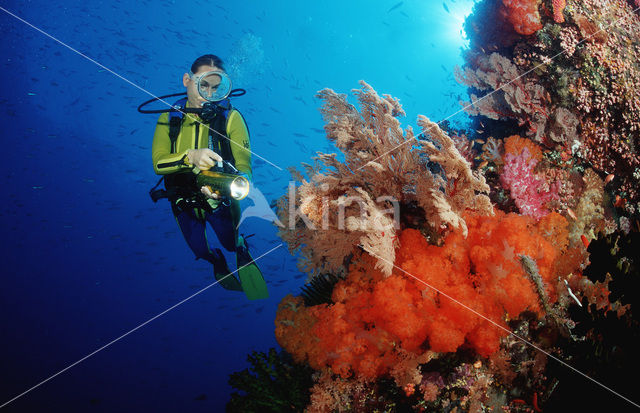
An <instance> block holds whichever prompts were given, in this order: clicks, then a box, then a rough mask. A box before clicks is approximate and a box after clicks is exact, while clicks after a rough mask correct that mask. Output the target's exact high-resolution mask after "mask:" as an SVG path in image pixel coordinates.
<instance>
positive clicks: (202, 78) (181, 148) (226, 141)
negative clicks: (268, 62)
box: [138, 54, 268, 300]
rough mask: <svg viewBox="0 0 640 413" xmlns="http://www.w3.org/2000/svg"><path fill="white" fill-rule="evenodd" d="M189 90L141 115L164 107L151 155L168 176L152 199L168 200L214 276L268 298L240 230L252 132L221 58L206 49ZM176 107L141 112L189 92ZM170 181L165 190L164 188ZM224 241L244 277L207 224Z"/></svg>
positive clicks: (187, 82)
mask: <svg viewBox="0 0 640 413" xmlns="http://www.w3.org/2000/svg"><path fill="white" fill-rule="evenodd" d="M182 83H183V85H184V87H185V88H186V89H187V91H186V93H177V94H172V95H166V96H161V97H158V98H154V99H151V100H149V101H147V102H144V103H143V104H141V105H140V107H138V111H139V112H141V113H162V114H161V115H160V118H159V119H158V122H157V124H156V129H155V134H154V136H153V145H152V148H151V150H152V159H153V169H154V171H155V173H156V174H158V175H162V178H161V179H160V181H158V184H156V186H155V187H154V188H152V190H151V191H150V192H149V193H150V195H151V197H152V199H153V201H154V202H157V200H158V199H161V198H167V199H168V200H169V201H170V203H171V210H172V212H173V215H174V216H175V219H176V221H177V223H178V226H179V227H180V230H181V232H182V235H183V236H184V239H185V241H186V242H187V244H188V245H189V247H190V248H191V250H192V251H193V253H194V254H195V256H196V259H200V258H202V259H204V260H206V261H208V262H210V263H211V264H213V271H214V276H215V278H216V280H218V281H219V283H220V284H221V285H222V286H223V287H224V288H226V289H228V290H234V291H244V293H245V294H246V296H247V298H249V299H251V300H253V299H260V298H267V297H268V291H267V285H266V283H265V281H264V278H263V276H262V274H261V272H260V269H259V268H258V266H257V265H256V264H255V263H254V262H253V259H252V258H251V255H250V254H249V250H248V245H247V241H246V239H245V237H243V236H242V235H239V234H238V221H239V219H240V205H239V200H241V199H242V198H244V197H245V196H247V194H248V192H249V188H250V185H249V182H250V180H251V178H252V174H251V150H250V141H249V130H248V128H247V125H246V123H245V120H244V118H243V117H242V115H241V114H240V112H239V111H238V110H236V109H235V108H233V107H232V106H231V102H230V101H229V97H234V96H241V95H243V94H244V93H245V91H244V90H243V89H233V90H232V89H231V79H230V78H229V76H228V75H227V74H226V72H225V71H224V67H223V62H222V60H221V59H220V58H219V57H218V56H215V55H212V54H207V55H204V56H201V57H199V58H197V59H196V60H195V61H194V62H193V64H192V65H191V71H190V72H189V73H185V74H184V75H183V76H182ZM185 94H186V97H184V98H182V99H180V100H178V101H177V102H175V103H174V104H173V106H172V107H171V108H170V109H163V110H142V109H141V108H142V107H143V106H145V105H147V104H149V103H151V102H154V101H157V100H162V99H163V98H167V97H172V96H179V95H185ZM162 180H164V186H165V189H158V187H159V185H160V183H161V182H162ZM207 223H209V225H210V226H211V228H212V229H213V230H214V232H215V234H216V236H217V238H218V241H219V245H221V246H222V247H223V248H225V249H226V250H227V251H230V252H235V255H236V265H237V273H238V278H239V279H238V278H236V277H235V276H234V275H233V274H232V273H231V272H230V271H229V268H228V266H227V262H226V259H225V256H224V254H223V253H222V250H221V249H220V248H212V247H211V245H210V244H209V240H208V239H207V236H206V224H207Z"/></svg>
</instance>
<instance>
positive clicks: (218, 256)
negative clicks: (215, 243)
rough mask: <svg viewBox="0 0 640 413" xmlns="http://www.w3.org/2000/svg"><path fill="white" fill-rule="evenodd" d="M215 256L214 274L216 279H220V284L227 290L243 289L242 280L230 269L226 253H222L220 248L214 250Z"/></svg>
mask: <svg viewBox="0 0 640 413" xmlns="http://www.w3.org/2000/svg"><path fill="white" fill-rule="evenodd" d="M213 257H214V259H213V260H214V264H213V275H214V276H215V277H216V280H217V281H219V283H220V285H222V287H224V288H225V289H226V290H232V291H242V285H240V281H238V279H237V278H236V277H234V276H233V274H231V271H229V267H228V266H227V260H226V259H225V258H224V254H222V251H220V248H216V249H214V250H213Z"/></svg>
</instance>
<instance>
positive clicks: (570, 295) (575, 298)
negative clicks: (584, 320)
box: [564, 235, 584, 307]
mask: <svg viewBox="0 0 640 413" xmlns="http://www.w3.org/2000/svg"><path fill="white" fill-rule="evenodd" d="M583 237H584V235H583ZM564 285H566V286H567V291H569V297H571V298H573V299H574V300H576V303H578V305H579V306H580V307H582V303H581V302H580V300H578V297H576V296H575V294H574V293H573V291H571V288H569V283H568V282H567V280H564Z"/></svg>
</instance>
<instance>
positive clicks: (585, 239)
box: [580, 234, 589, 248]
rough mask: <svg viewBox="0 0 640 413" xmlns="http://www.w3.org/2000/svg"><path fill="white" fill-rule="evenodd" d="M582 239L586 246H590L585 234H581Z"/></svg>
mask: <svg viewBox="0 0 640 413" xmlns="http://www.w3.org/2000/svg"><path fill="white" fill-rule="evenodd" d="M580 241H582V244H583V245H584V247H585V248H589V240H588V239H587V237H585V236H584V234H583V235H580Z"/></svg>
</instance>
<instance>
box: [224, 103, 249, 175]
mask: <svg viewBox="0 0 640 413" xmlns="http://www.w3.org/2000/svg"><path fill="white" fill-rule="evenodd" d="M227 136H229V139H231V152H232V153H233V159H234V160H235V164H236V169H238V170H239V171H240V172H243V173H245V174H247V177H248V178H249V180H251V177H252V173H251V143H250V142H249V129H248V128H247V124H246V123H245V121H244V118H243V117H242V115H241V114H240V112H238V111H237V110H232V111H231V113H230V114H229V122H228V123H227Z"/></svg>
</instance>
